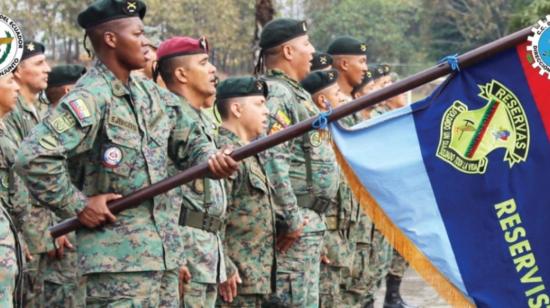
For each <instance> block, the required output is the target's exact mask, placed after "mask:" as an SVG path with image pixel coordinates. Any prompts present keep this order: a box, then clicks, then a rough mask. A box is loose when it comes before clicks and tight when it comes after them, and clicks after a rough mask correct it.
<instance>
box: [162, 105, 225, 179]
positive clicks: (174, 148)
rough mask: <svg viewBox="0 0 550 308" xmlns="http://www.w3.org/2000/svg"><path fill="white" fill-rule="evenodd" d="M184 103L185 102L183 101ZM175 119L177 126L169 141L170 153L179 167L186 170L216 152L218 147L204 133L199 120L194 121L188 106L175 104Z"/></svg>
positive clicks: (204, 160)
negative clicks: (189, 113)
mask: <svg viewBox="0 0 550 308" xmlns="http://www.w3.org/2000/svg"><path fill="white" fill-rule="evenodd" d="M182 104H183V103H182ZM172 108H175V110H174V112H173V119H174V121H175V128H174V130H173V131H172V134H171V136H170V140H169V143H168V155H169V157H170V159H172V161H174V164H175V166H176V167H177V168H178V169H181V170H184V169H187V168H189V167H192V166H194V165H197V164H199V163H203V162H206V161H207V160H208V158H209V157H210V156H211V155H212V154H214V153H216V147H215V146H214V144H213V143H212V142H211V141H210V140H208V138H207V137H206V135H205V134H203V132H202V130H201V127H200V124H199V123H198V121H194V120H193V119H192V118H191V117H190V116H189V115H188V113H187V112H195V111H194V110H186V109H187V108H186V106H181V104H180V106H174V107H172Z"/></svg>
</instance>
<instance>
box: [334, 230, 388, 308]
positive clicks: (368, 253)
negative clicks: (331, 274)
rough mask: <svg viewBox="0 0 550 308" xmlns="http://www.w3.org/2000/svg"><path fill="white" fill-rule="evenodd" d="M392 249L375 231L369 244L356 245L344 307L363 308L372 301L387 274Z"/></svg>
mask: <svg viewBox="0 0 550 308" xmlns="http://www.w3.org/2000/svg"><path fill="white" fill-rule="evenodd" d="M391 257H392V248H391V246H390V245H389V243H388V241H387V240H386V239H385V238H384V236H383V235H382V234H381V233H380V232H378V230H375V231H374V232H373V237H372V238H371V243H357V246H356V247H355V255H354V257H353V268H352V272H351V277H349V280H348V284H347V286H346V290H345V292H343V293H342V294H343V295H342V298H343V302H344V305H345V306H346V307H363V306H364V305H365V304H367V303H369V302H370V301H373V300H374V294H375V293H376V290H378V288H379V287H380V283H381V281H382V279H383V278H384V277H385V276H386V274H387V272H388V267H389V264H390V261H391Z"/></svg>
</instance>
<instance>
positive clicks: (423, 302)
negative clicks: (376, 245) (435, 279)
mask: <svg viewBox="0 0 550 308" xmlns="http://www.w3.org/2000/svg"><path fill="white" fill-rule="evenodd" d="M385 292H386V285H385V282H384V283H383V284H382V288H380V290H378V293H377V296H376V301H375V303H374V307H375V308H382V305H383V304H384V294H385ZM401 296H402V297H403V299H404V300H405V302H407V303H409V304H411V305H414V306H416V307H418V308H447V307H449V308H450V307H451V305H449V304H447V303H446V302H445V301H444V300H443V299H442V298H441V297H440V296H439V295H438V294H437V293H436V292H435V290H434V289H433V288H432V287H431V286H429V285H427V284H426V283H425V282H424V280H422V278H420V276H419V275H418V274H417V273H416V272H415V271H414V270H413V269H411V268H409V269H408V270H407V272H406V273H405V277H404V278H403V282H402V284H401Z"/></svg>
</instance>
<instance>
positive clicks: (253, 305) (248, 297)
mask: <svg viewBox="0 0 550 308" xmlns="http://www.w3.org/2000/svg"><path fill="white" fill-rule="evenodd" d="M270 299H271V296H270V295H265V294H241V295H239V294H238V295H237V297H235V298H234V299H233V302H231V303H226V302H224V301H223V300H222V299H221V298H220V299H218V304H216V307H222V308H230V307H235V308H237V307H239V308H261V307H262V305H264V304H267V303H268V302H269V301H270Z"/></svg>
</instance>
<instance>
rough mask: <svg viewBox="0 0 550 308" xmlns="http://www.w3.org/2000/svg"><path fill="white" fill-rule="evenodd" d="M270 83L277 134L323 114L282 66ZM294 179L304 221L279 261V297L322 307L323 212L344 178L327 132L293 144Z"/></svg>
mask: <svg viewBox="0 0 550 308" xmlns="http://www.w3.org/2000/svg"><path fill="white" fill-rule="evenodd" d="M264 78H265V79H266V82H267V84H268V87H269V96H268V98H267V106H268V108H269V110H270V114H271V115H270V122H271V123H270V129H269V132H270V134H271V133H274V132H276V131H279V130H281V129H283V128H284V127H286V126H288V125H292V124H295V123H298V122H299V121H303V120H306V119H308V118H310V117H313V116H317V115H318V114H319V113H320V112H319V109H318V108H317V106H315V104H314V103H313V101H312V99H311V96H310V95H309V93H307V91H306V90H305V89H303V88H302V87H301V85H300V84H299V83H297V82H296V81H294V80H292V79H290V78H288V77H287V76H286V75H285V74H284V73H282V72H281V71H278V70H270V71H268V72H267V74H266V76H265V77H264ZM284 152H285V153H286V154H287V155H288V156H289V157H288V160H287V161H288V164H289V177H290V180H291V184H292V189H293V191H294V194H295V195H296V198H297V202H298V205H299V206H300V207H301V210H302V214H303V216H304V218H305V219H308V220H309V223H308V225H307V226H306V227H305V228H304V234H303V235H302V237H301V238H300V239H299V240H298V241H297V242H296V243H295V244H294V245H293V246H292V247H291V248H290V249H289V251H287V252H286V253H285V254H283V255H281V257H280V258H278V259H277V295H278V296H279V297H280V298H281V300H282V301H283V302H284V303H285V304H287V305H290V304H291V305H294V306H299V307H317V306H318V304H319V270H320V265H319V264H320V254H321V249H322V246H323V236H324V232H325V230H326V227H325V224H324V213H325V212H326V210H327V209H328V208H330V207H331V206H334V205H335V204H336V203H337V200H336V198H337V193H338V188H339V182H340V178H339V175H338V166H337V164H336V158H335V155H334V152H333V151H332V148H331V145H330V142H329V135H328V132H327V131H324V130H323V131H313V132H309V133H307V134H304V135H303V136H302V137H299V138H296V139H293V140H292V141H290V142H289V144H288V148H286V149H284Z"/></svg>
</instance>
